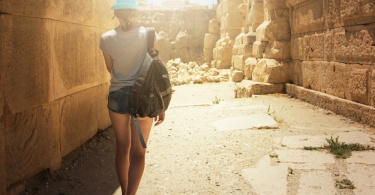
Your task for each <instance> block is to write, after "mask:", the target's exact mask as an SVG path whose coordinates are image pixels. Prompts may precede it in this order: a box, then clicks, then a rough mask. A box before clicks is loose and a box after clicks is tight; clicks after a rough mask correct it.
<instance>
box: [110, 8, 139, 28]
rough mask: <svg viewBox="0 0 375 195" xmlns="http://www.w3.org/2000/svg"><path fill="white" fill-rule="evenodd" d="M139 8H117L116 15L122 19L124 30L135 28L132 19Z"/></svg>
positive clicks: (121, 23) (121, 24)
mask: <svg viewBox="0 0 375 195" xmlns="http://www.w3.org/2000/svg"><path fill="white" fill-rule="evenodd" d="M136 13H137V10H135V9H117V10H115V16H116V17H117V18H118V20H119V21H120V26H121V30H122V31H128V30H130V29H132V28H133V25H134V24H133V22H132V20H131V19H133V18H135V17H136Z"/></svg>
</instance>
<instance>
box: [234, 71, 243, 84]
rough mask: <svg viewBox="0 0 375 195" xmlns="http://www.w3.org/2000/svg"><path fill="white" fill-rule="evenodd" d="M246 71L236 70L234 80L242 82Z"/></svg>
mask: <svg viewBox="0 0 375 195" xmlns="http://www.w3.org/2000/svg"><path fill="white" fill-rule="evenodd" d="M244 76H245V75H244V73H243V71H239V70H235V71H233V73H232V81H233V82H241V81H242V80H243V78H244Z"/></svg>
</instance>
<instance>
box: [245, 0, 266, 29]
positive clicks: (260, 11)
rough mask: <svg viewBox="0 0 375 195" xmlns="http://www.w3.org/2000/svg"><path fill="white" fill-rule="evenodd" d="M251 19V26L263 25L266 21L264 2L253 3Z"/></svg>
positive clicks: (250, 12) (250, 11) (250, 13)
mask: <svg viewBox="0 0 375 195" xmlns="http://www.w3.org/2000/svg"><path fill="white" fill-rule="evenodd" d="M249 18H250V23H251V24H261V23H262V22H263V21H264V8H263V1H252V4H251V7H250V10H249ZM254 31H255V30H254Z"/></svg>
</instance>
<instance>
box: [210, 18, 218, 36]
mask: <svg viewBox="0 0 375 195" xmlns="http://www.w3.org/2000/svg"><path fill="white" fill-rule="evenodd" d="M208 32H209V33H212V34H219V33H220V22H219V20H218V19H212V20H210V21H209V22H208Z"/></svg>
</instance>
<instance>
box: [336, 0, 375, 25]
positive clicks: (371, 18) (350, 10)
mask: <svg viewBox="0 0 375 195" xmlns="http://www.w3.org/2000/svg"><path fill="white" fill-rule="evenodd" d="M340 8H341V12H340V13H341V18H342V20H343V23H344V25H345V26H348V25H356V24H367V23H374V22H375V11H374V10H375V2H374V1H372V0H351V1H340Z"/></svg>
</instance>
